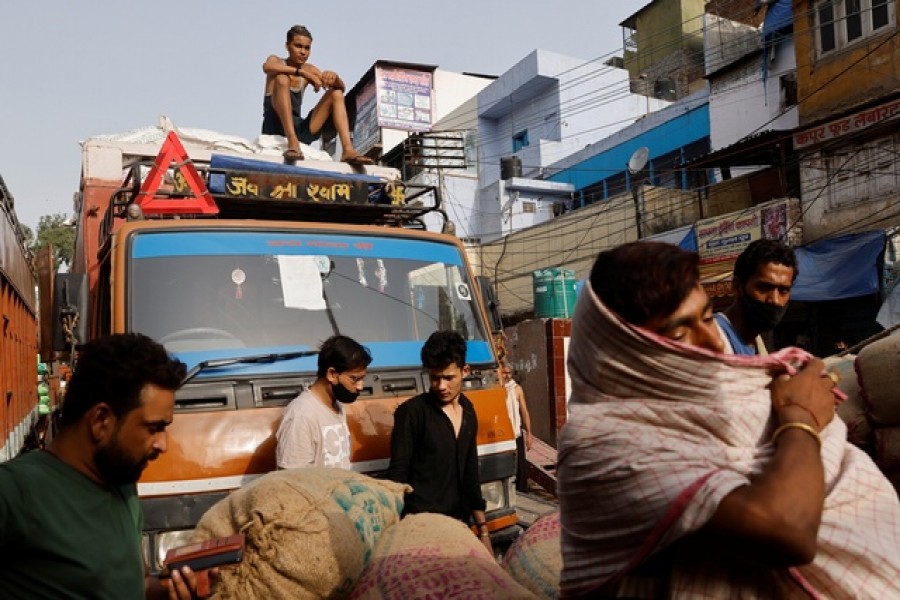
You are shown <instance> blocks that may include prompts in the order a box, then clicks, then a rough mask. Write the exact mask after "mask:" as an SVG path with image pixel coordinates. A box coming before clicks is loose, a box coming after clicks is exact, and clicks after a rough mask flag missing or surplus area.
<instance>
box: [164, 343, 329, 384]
mask: <svg viewBox="0 0 900 600" xmlns="http://www.w3.org/2000/svg"><path fill="white" fill-rule="evenodd" d="M318 353H319V351H318V350H299V351H297V352H273V353H270V354H252V355H250V356H233V357H231V358H211V359H209V360H204V361H201V362H199V363H197V364H196V366H194V367H193V368H192V369H191V370H190V371H188V372H187V374H186V375H185V376H184V379H183V380H182V381H181V385H184V384H186V383H187V382H188V381H190V380H191V379H193V378H194V377H196V376H197V375H199V374H200V373H201V372H203V371H205V370H206V369H215V368H218V367H228V366H231V365H246V364H254V363H273V362H280V361H282V360H290V359H292V358H303V357H306V356H315V355H316V354H318Z"/></svg>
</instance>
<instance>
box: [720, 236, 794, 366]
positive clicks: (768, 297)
mask: <svg viewBox="0 0 900 600" xmlns="http://www.w3.org/2000/svg"><path fill="white" fill-rule="evenodd" d="M798 274H799V271H798V270H797V258H796V256H794V251H793V250H792V249H791V248H790V247H788V246H785V245H784V244H782V243H781V242H778V241H776V240H756V241H755V242H753V243H751V244H750V245H749V246H747V248H746V249H744V251H743V252H741V254H740V256H738V258H737V260H736V261H735V263H734V285H733V287H734V295H735V300H734V302H733V303H732V304H731V306H729V307H728V308H727V309H725V311H724V312H721V313H717V314H716V321H717V322H718V323H719V327H721V328H722V333H723V334H724V337H725V339H724V341H725V342H726V344H727V348H726V351H727V350H731V352H732V353H733V354H766V346H765V343H764V342H763V340H762V337H761V336H762V334H765V333H768V332H770V331H772V330H773V329H775V327H776V326H777V325H778V324H779V323H780V322H781V319H782V318H783V317H784V313H785V312H786V311H787V304H788V301H789V300H790V299H791V287H793V285H794V281H796V279H797V275H798Z"/></svg>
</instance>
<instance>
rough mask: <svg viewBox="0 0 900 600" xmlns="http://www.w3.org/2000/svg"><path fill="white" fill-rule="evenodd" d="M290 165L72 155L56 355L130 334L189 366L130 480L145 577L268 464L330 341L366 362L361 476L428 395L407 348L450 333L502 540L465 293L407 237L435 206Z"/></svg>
mask: <svg viewBox="0 0 900 600" xmlns="http://www.w3.org/2000/svg"><path fill="white" fill-rule="evenodd" d="M301 164H302V165H303V166H302V168H300V167H292V166H288V165H283V164H281V157H280V156H276V157H274V158H271V157H270V158H268V159H265V158H260V157H258V156H255V157H247V156H246V155H240V154H239V153H235V152H229V153H216V152H213V151H211V150H210V149H209V148H208V147H207V146H206V145H203V144H196V145H195V144H192V143H191V142H190V141H189V140H186V141H184V142H182V141H181V139H180V138H179V137H178V136H176V135H174V134H171V133H170V134H169V135H168V137H167V138H166V140H165V141H164V142H163V143H162V145H161V146H160V144H158V143H157V144H143V143H128V142H120V141H113V140H101V139H90V140H88V141H86V142H85V143H84V144H83V167H82V179H81V189H80V192H79V194H78V196H77V197H76V222H77V234H76V248H75V256H74V258H73V265H72V268H71V270H70V273H67V274H63V275H60V276H58V279H57V282H56V284H55V289H56V290H57V291H59V290H62V292H61V293H62V298H63V299H62V300H59V299H58V302H57V303H56V304H57V305H58V306H59V307H60V311H61V312H60V314H58V315H57V321H59V320H60V319H61V318H65V316H66V315H69V316H71V315H72V314H77V315H79V316H80V318H79V319H77V324H78V326H77V327H75V328H71V329H70V331H69V336H68V337H67V338H66V339H65V340H63V339H62V338H63V336H57V341H58V342H59V343H60V348H59V349H60V350H63V349H64V347H65V346H66V345H69V346H71V347H77V345H78V344H79V343H83V342H84V341H86V340H87V339H90V338H92V337H95V336H98V335H102V334H106V333H110V332H124V331H139V332H142V333H145V334H147V335H150V336H151V337H153V338H154V339H156V340H158V341H159V342H161V343H162V344H164V345H165V346H166V348H167V349H168V350H169V351H170V352H172V353H173V354H174V355H176V356H177V357H178V358H180V359H181V360H182V361H184V362H185V363H187V365H188V367H189V375H188V380H187V382H186V383H185V385H184V386H183V387H182V389H181V390H180V391H179V392H178V394H177V397H176V416H175V421H174V423H173V424H172V426H171V427H170V428H169V435H168V450H167V452H166V453H165V454H163V455H162V456H161V457H160V458H159V459H157V460H156V461H154V462H152V463H151V464H150V466H149V467H148V468H147V469H146V471H145V472H144V474H143V476H142V478H141V480H140V481H139V483H138V489H139V494H140V496H141V501H142V503H143V509H144V521H145V527H146V530H145V536H144V544H145V553H146V556H147V558H148V564H149V566H150V569H151V571H155V570H157V569H158V568H159V566H160V562H161V559H162V557H164V556H165V554H166V551H167V550H168V549H169V548H171V547H173V546H177V545H180V544H183V543H185V540H186V539H187V538H188V537H189V536H190V533H191V529H192V527H193V526H194V525H195V523H196V521H197V520H198V518H199V517H200V516H201V515H202V514H203V513H204V512H205V511H206V510H207V509H208V508H209V507H210V506H211V505H212V504H213V503H215V502H216V501H218V500H219V499H221V498H222V497H224V496H225V495H226V494H227V493H228V492H229V491H231V490H234V489H236V488H238V487H239V486H241V485H242V484H244V483H246V482H248V481H251V480H252V479H254V478H255V477H258V476H260V475H261V474H264V473H266V472H268V471H271V470H273V469H275V468H276V465H275V438H274V432H275V431H276V428H277V425H278V421H279V419H280V417H281V413H282V410H283V407H284V406H285V405H286V404H287V403H288V402H290V401H291V400H292V399H293V398H294V397H296V396H297V395H298V394H299V393H300V392H301V391H302V390H303V389H304V388H305V387H306V386H308V385H309V384H311V383H312V382H313V381H314V380H315V374H316V356H315V350H316V348H317V347H318V345H319V344H320V343H321V342H322V340H324V339H325V338H327V337H329V336H330V335H332V334H336V333H340V334H344V335H349V336H351V337H353V338H355V339H356V340H358V341H359V342H361V343H362V344H364V345H365V346H366V347H367V348H368V349H369V350H370V352H371V353H372V356H373V359H374V360H373V362H372V364H371V365H370V367H369V369H368V374H367V376H366V379H365V384H364V391H363V395H362V396H361V397H360V399H359V400H358V401H357V402H356V403H354V404H352V405H349V406H348V407H347V420H348V426H349V429H350V432H351V436H352V448H351V462H352V468H353V469H354V470H355V471H359V472H363V473H368V474H372V475H376V476H377V475H379V474H380V473H381V472H383V471H384V470H386V468H387V466H388V463H389V453H390V434H391V428H392V426H393V412H394V410H395V408H396V407H397V406H398V405H399V404H400V403H401V402H403V401H404V400H406V399H408V398H410V397H411V396H413V395H415V394H418V393H421V392H423V391H425V390H426V389H427V387H428V379H427V376H426V375H425V374H424V373H423V371H422V368H421V364H420V359H419V351H420V349H421V347H422V344H423V343H424V340H425V339H426V338H427V337H428V335H429V334H431V333H432V332H433V331H435V330H437V329H454V330H457V331H459V332H460V333H462V334H463V336H464V337H465V338H466V340H467V344H468V361H469V363H470V365H471V367H472V373H471V376H470V377H469V378H468V379H466V381H465V383H464V385H465V388H464V389H465V393H466V394H467V396H468V397H469V398H471V400H472V401H473V403H474V405H475V407H476V410H477V413H478V426H479V433H478V440H477V441H478V454H479V461H480V467H481V479H482V489H483V492H484V496H485V498H486V500H487V503H488V510H487V516H488V522H489V527H490V529H491V531H492V535H493V536H494V538H495V541H496V542H497V543H498V544H500V545H502V544H504V543H505V542H508V541H510V540H511V539H513V538H514V537H515V536H517V535H518V533H519V532H520V529H519V527H518V525H517V517H516V511H515V492H514V485H513V477H514V472H515V469H514V460H515V459H514V451H515V439H514V435H513V432H512V427H511V425H510V421H509V418H508V416H507V413H506V408H505V402H504V389H503V386H502V384H501V382H500V380H499V377H498V371H497V368H498V360H497V350H496V348H495V346H494V341H493V337H492V330H493V329H492V327H491V325H489V315H490V313H491V311H488V310H486V308H485V306H484V303H483V302H482V296H487V294H486V292H485V291H483V289H482V288H483V287H484V286H485V283H484V281H483V280H480V278H475V277H474V276H473V273H472V269H471V268H470V265H469V261H468V259H467V257H466V252H465V249H464V247H463V246H462V244H461V243H460V242H459V240H458V239H456V238H455V237H453V236H451V235H447V234H443V233H437V232H430V231H426V230H425V229H424V227H423V217H424V215H425V214H426V213H427V212H428V211H434V210H438V209H439V200H438V198H439V196H438V195H437V191H436V190H434V189H430V188H422V189H419V190H416V189H414V188H413V187H411V186H410V187H406V186H404V185H402V184H400V183H399V182H398V181H397V178H398V177H397V176H398V172H397V171H396V170H394V169H387V168H383V167H368V168H367V169H366V172H365V173H356V172H353V171H352V170H351V168H350V167H349V165H345V164H342V163H331V162H325V161H318V162H316V161H309V160H307V161H303V163H301ZM58 295H59V294H58ZM75 368H76V370H77V363H76V367H75Z"/></svg>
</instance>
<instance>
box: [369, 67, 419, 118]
mask: <svg viewBox="0 0 900 600" xmlns="http://www.w3.org/2000/svg"><path fill="white" fill-rule="evenodd" d="M375 82H376V86H377V92H378V93H377V104H378V125H379V126H380V127H390V128H392V129H401V130H404V131H430V130H431V118H432V102H433V97H432V85H431V83H432V73H431V72H430V71H420V70H417V69H403V68H399V67H376V68H375Z"/></svg>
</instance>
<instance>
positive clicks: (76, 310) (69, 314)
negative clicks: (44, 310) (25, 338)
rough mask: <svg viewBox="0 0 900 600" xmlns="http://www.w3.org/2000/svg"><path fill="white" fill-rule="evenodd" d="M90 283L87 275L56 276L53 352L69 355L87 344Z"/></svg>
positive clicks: (69, 274)
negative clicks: (73, 346) (74, 348)
mask: <svg viewBox="0 0 900 600" xmlns="http://www.w3.org/2000/svg"><path fill="white" fill-rule="evenodd" d="M87 335H88V282H87V274H85V273H57V274H56V278H55V279H54V280H53V349H54V350H55V351H57V352H66V351H68V350H71V349H72V344H73V343H74V344H77V345H81V344H84V343H85V342H87Z"/></svg>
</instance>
